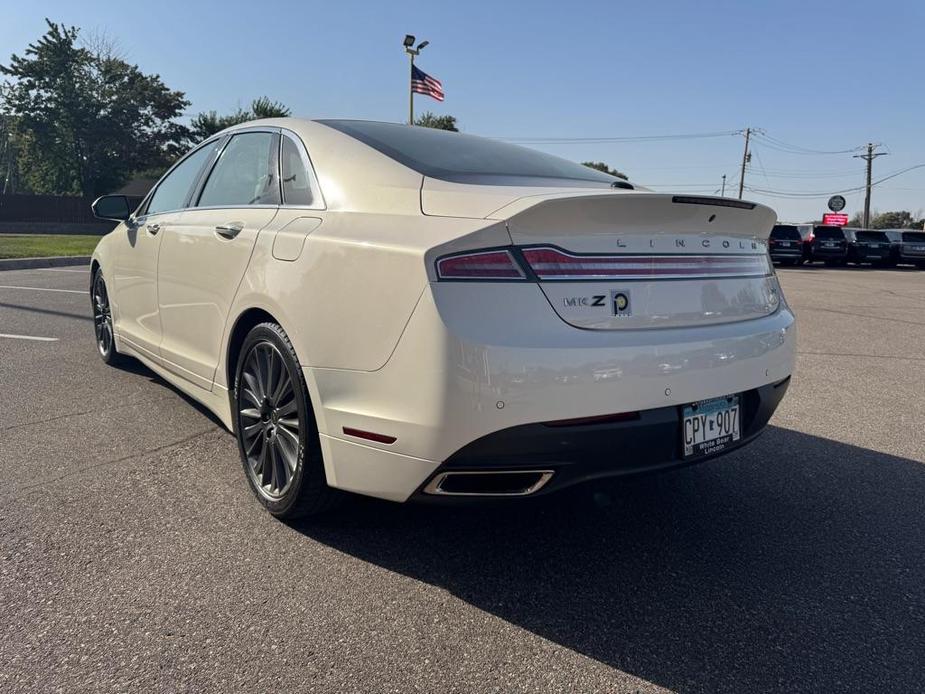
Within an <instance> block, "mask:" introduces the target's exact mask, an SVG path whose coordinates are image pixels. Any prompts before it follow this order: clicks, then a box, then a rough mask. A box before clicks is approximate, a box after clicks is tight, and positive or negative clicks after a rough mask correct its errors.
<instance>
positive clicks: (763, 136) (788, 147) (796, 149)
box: [754, 130, 863, 156]
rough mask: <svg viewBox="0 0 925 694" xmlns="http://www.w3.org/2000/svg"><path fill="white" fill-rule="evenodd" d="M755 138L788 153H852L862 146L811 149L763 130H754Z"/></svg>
mask: <svg viewBox="0 0 925 694" xmlns="http://www.w3.org/2000/svg"><path fill="white" fill-rule="evenodd" d="M754 134H755V138H756V139H757V140H758V142H759V143H761V144H762V145H763V146H765V147H768V148H769V149H774V150H777V151H778V152H786V153H788V154H815V155H824V156H828V155H833V154H852V153H854V152H859V151H860V150H862V149H863V147H852V148H851V149H831V150H824V149H811V148H809V147H803V146H802V145H792V144H789V143H787V142H784V141H783V140H778V139H777V138H776V137H771V136H770V135H768V134H767V133H766V132H765V131H763V130H757V131H755V132H754Z"/></svg>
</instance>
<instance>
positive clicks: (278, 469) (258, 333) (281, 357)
mask: <svg viewBox="0 0 925 694" xmlns="http://www.w3.org/2000/svg"><path fill="white" fill-rule="evenodd" d="M234 402H235V435H236V436H237V439H238V449H239V451H240V453H241V462H242V464H243V465H244V472H245V474H246V475H247V481H248V483H249V484H250V486H251V490H252V491H253V492H254V495H255V496H256V497H257V499H258V500H259V501H260V503H261V504H263V506H264V507H265V508H266V509H267V510H268V511H269V512H270V513H271V514H272V515H274V516H276V517H277V518H287V519H288V518H298V517H300V516H305V515H313V514H317V513H320V512H322V511H326V510H327V509H329V508H330V507H331V506H333V505H334V503H335V502H336V500H337V498H338V494H337V492H336V490H334V489H332V488H330V487H329V486H328V484H327V479H326V478H325V474H324V462H323V459H322V454H321V442H320V439H319V437H318V429H317V426H316V425H315V415H314V412H313V410H312V407H311V403H310V401H309V398H308V389H307V388H306V386H305V377H304V376H303V375H302V370H301V368H300V367H299V362H298V359H297V358H296V355H295V350H294V349H293V348H292V344H291V343H290V342H289V338H288V337H287V336H286V333H285V332H284V331H283V329H282V328H281V327H280V326H278V325H276V324H275V323H261V324H260V325H257V326H255V327H254V328H253V329H252V330H251V331H250V333H248V335H247V337H246V338H245V340H244V344H243V345H242V347H241V352H240V357H239V358H238V365H237V369H236V376H235V385H234Z"/></svg>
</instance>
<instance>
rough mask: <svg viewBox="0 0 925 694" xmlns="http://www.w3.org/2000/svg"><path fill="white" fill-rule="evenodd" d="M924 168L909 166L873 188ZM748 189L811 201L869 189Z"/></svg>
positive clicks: (875, 184)
mask: <svg viewBox="0 0 925 694" xmlns="http://www.w3.org/2000/svg"><path fill="white" fill-rule="evenodd" d="M922 168H925V163H922V164H916V165H915V166H909V167H906V168H905V169H901V170H899V171H894V172H893V173H891V174H888V175H887V176H884V177H883V178H880V179H878V180H876V181H873V182H872V183H871V186H877V185H880V184H881V183H883V182H884V181H889V180H890V179H893V178H896V177H897V176H902V175H903V174H905V173H909V172H910V171H915V170H916V169H922ZM746 188H747V189H748V190H749V191H751V192H753V193H760V194H762V195H769V196H771V197H778V198H793V199H799V198H806V199H810V198H827V197H830V196H832V195H848V194H853V193H860V192H862V191H864V190H865V189H866V188H867V186H866V185H863V186H856V187H854V188H845V189H843V190H829V191H813V192H803V191H796V190H770V189H767V188H755V187H753V186H746Z"/></svg>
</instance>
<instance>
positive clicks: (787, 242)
mask: <svg viewBox="0 0 925 694" xmlns="http://www.w3.org/2000/svg"><path fill="white" fill-rule="evenodd" d="M777 243H778V244H780V245H781V246H786V247H787V248H790V242H789V241H778V242H777Z"/></svg>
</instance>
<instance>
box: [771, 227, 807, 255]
mask: <svg viewBox="0 0 925 694" xmlns="http://www.w3.org/2000/svg"><path fill="white" fill-rule="evenodd" d="M768 252H769V253H770V255H771V260H772V261H773V262H775V263H780V264H781V265H797V264H799V263H802V262H803V260H804V258H803V236H802V235H801V234H800V230H799V229H798V228H797V227H796V226H794V225H792V224H775V225H774V228H773V229H771V236H770V238H768Z"/></svg>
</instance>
